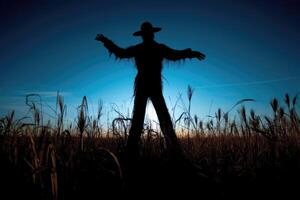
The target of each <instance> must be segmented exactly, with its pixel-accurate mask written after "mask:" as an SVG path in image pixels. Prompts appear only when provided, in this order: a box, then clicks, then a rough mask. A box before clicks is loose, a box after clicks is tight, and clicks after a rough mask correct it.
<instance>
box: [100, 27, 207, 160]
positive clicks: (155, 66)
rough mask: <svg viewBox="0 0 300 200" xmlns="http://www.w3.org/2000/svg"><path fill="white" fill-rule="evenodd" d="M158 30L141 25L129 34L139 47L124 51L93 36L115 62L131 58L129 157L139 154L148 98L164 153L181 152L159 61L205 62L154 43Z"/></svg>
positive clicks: (190, 53)
mask: <svg viewBox="0 0 300 200" xmlns="http://www.w3.org/2000/svg"><path fill="white" fill-rule="evenodd" d="M160 30H161V28H158V27H153V26H152V24H151V23H150V22H144V23H143V24H142V25H141V30H139V31H137V32H135V33H133V35H134V36H141V37H142V39H143V41H142V43H140V44H137V45H134V46H130V47H128V48H121V47H119V46H117V45H116V44H114V43H113V42H112V41H111V40H109V39H108V38H106V37H105V36H103V35H102V34H97V36H96V38H95V39H96V40H98V41H101V42H102V43H103V44H104V46H105V47H106V48H107V49H108V51H109V53H110V54H114V55H115V56H116V58H118V59H123V58H134V60H135V64H136V67H137V70H138V73H137V75H136V78H135V87H134V95H135V100H134V108H133V117H132V123H131V128H130V131H129V136H128V141H127V151H128V153H129V155H131V156H133V155H137V154H138V152H139V142H140V137H141V134H142V131H143V124H144V118H145V112H146V106H147V101H148V99H149V98H150V100H151V101H152V104H153V106H154V108H155V110H156V113H157V117H158V120H159V123H160V127H161V131H162V132H163V134H164V137H165V142H166V147H167V150H168V151H169V152H171V153H172V154H173V155H177V154H181V148H180V145H179V143H178V140H177V137H176V134H175V131H174V128H173V124H172V121H171V117H170V115H169V112H168V108H167V106H166V103H165V100H164V97H163V93H162V79H161V72H162V61H163V60H164V59H167V60H171V61H177V60H180V59H186V58H198V59H199V60H203V59H204V58H205V55H204V54H202V53H200V52H198V51H192V50H191V49H190V48H188V49H184V50H174V49H171V48H169V47H168V46H166V45H164V44H160V43H157V42H156V41H155V40H154V33H155V32H158V31H160Z"/></svg>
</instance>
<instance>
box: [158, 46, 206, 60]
mask: <svg viewBox="0 0 300 200" xmlns="http://www.w3.org/2000/svg"><path fill="white" fill-rule="evenodd" d="M162 52H163V55H164V57H165V58H166V59H168V60H172V61H177V60H181V59H186V58H198V59H199V60H203V59H204V58H205V55H204V54H203V53H201V52H199V51H193V50H192V49H190V48H188V49H184V50H175V49H172V48H170V47H168V46H166V45H162Z"/></svg>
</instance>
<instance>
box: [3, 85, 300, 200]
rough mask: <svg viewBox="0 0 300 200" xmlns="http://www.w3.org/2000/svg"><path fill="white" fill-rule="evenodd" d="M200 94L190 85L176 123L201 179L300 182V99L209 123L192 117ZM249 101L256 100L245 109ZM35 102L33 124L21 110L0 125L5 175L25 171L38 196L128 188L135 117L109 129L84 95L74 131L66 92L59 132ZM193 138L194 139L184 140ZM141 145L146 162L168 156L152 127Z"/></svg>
mask: <svg viewBox="0 0 300 200" xmlns="http://www.w3.org/2000/svg"><path fill="white" fill-rule="evenodd" d="M192 95H193V89H192V88H191V87H189V89H188V103H189V104H188V108H187V110H186V111H184V112H183V113H182V114H181V115H180V117H179V118H177V119H175V118H174V124H176V130H177V132H180V133H181V134H179V135H181V136H180V142H181V145H182V147H183V149H184V152H185V154H186V156H187V157H188V158H189V160H191V161H192V163H193V164H195V165H196V166H198V167H199V174H201V177H205V178H207V179H209V180H210V182H213V183H216V184H219V183H227V182H231V181H233V180H238V181H240V180H247V181H250V182H251V181H262V182H263V181H265V179H268V180H269V179H270V180H269V181H273V180H285V179H287V178H292V177H297V178H299V177H300V176H299V172H298V171H299V167H300V159H299V158H300V148H299V147H300V119H299V115H298V112H297V97H293V98H290V96H289V95H285V98H284V101H283V105H280V103H279V101H278V100H277V99H273V100H272V101H271V102H270V105H271V108H272V110H273V114H272V116H271V117H270V116H258V115H256V114H255V111H254V110H251V111H250V112H249V113H248V111H247V110H246V108H245V107H241V109H239V111H238V114H239V119H231V118H230V116H229V112H223V111H222V110H221V109H219V110H217V112H216V113H215V116H211V117H210V118H209V119H208V120H207V121H202V120H200V118H199V117H198V116H194V117H192V116H191V100H192ZM245 101H251V99H245V100H241V101H240V102H238V104H240V103H243V102H245ZM27 103H28V105H30V109H31V110H32V113H33V119H32V123H30V124H28V123H27V124H25V123H23V122H22V121H23V119H20V120H16V119H14V112H12V113H11V114H10V115H8V116H6V117H3V118H1V120H0V144H1V146H0V147H1V149H0V151H1V159H2V160H1V161H2V162H6V163H8V164H7V165H8V166H9V167H8V168H9V169H8V168H5V167H3V170H11V172H12V173H14V171H13V170H16V171H19V172H20V174H21V176H20V177H18V178H20V179H24V180H25V183H26V184H29V185H30V187H32V188H35V190H34V195H36V196H38V197H37V199H68V198H70V197H74V196H76V195H83V196H88V194H87V193H86V192H87V191H89V193H90V195H92V194H93V192H91V191H93V188H94V187H95V188H94V192H95V193H99V191H98V190H99V188H102V190H101V191H105V188H106V189H107V188H110V189H111V187H113V188H114V190H115V191H122V190H123V188H124V182H123V174H122V173H123V172H122V171H123V166H122V155H123V153H124V147H125V144H126V140H127V134H128V130H129V127H130V118H128V117H125V116H124V115H122V114H121V113H118V115H119V116H118V117H117V118H116V119H114V120H113V121H112V124H111V126H110V127H108V128H106V129H104V128H103V125H102V124H101V116H102V108H103V105H102V103H101V102H100V103H99V109H98V113H97V116H96V118H95V119H94V118H93V117H91V116H89V115H88V106H87V105H88V104H87V99H86V97H84V98H83V100H82V104H81V105H80V106H79V107H78V117H77V121H76V123H75V124H76V126H72V125H69V126H68V127H66V126H65V125H64V116H65V110H66V106H65V105H64V102H63V98H62V97H61V96H60V95H59V94H58V97H57V108H56V116H57V123H56V125H55V126H54V127H53V126H52V127H51V126H50V125H49V124H48V125H46V126H44V125H41V122H42V121H41V118H42V115H43V113H42V111H41V109H38V106H36V105H35V104H34V103H30V102H27ZM173 116H174V115H173ZM185 133H187V136H183V135H184V134H185ZM141 147H142V149H141V155H142V157H143V158H144V160H147V159H149V160H152V161H153V160H163V159H164V156H165V155H164V152H165V144H164V138H163V136H162V134H161V132H160V131H159V130H153V129H152V125H151V123H149V124H146V125H145V130H144V135H143V137H142V146H141ZM118 158H119V159H120V162H121V164H120V163H119V159H118ZM8 174H9V171H8ZM125 176H126V174H125ZM238 181H237V182H238ZM89 182H91V183H92V184H91V183H90V184H89ZM95 185H97V186H95ZM100 186H101V187H100ZM97 188H98V189H97ZM72 195H73V196H72Z"/></svg>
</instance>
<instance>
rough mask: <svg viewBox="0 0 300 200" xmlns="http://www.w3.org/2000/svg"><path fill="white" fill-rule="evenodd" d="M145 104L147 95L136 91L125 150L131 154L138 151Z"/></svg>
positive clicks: (136, 153)
mask: <svg viewBox="0 0 300 200" xmlns="http://www.w3.org/2000/svg"><path fill="white" fill-rule="evenodd" d="M146 105H147V96H146V95H144V94H141V93H140V92H137V93H136V96H135V99H134V107H133V116H132V122H131V128H130V131H129V136H128V141H127V151H128V153H129V154H131V155H138V152H139V148H138V147H139V142H140V137H141V134H142V131H143V125H144V118H145V112H146Z"/></svg>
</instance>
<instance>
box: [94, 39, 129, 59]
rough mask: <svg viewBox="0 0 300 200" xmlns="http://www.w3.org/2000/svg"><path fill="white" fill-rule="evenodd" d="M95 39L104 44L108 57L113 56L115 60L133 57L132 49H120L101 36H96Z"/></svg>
mask: <svg viewBox="0 0 300 200" xmlns="http://www.w3.org/2000/svg"><path fill="white" fill-rule="evenodd" d="M95 39H96V40H98V41H101V42H102V43H103V44H104V46H105V47H106V48H107V50H108V51H109V53H110V55H111V54H114V55H115V56H116V57H117V58H132V57H133V56H134V53H133V47H128V48H126V49H124V48H121V47H119V46H118V45H116V44H115V43H113V42H112V41H111V40H110V39H108V38H106V37H105V36H104V35H102V34H97V36H96V38H95Z"/></svg>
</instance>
